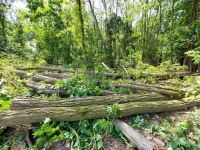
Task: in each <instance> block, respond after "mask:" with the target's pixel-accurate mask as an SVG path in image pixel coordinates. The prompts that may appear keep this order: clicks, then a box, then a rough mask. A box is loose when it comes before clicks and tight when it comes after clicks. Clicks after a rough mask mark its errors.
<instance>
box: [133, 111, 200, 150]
mask: <svg viewBox="0 0 200 150" xmlns="http://www.w3.org/2000/svg"><path fill="white" fill-rule="evenodd" d="M130 124H132V127H133V128H135V129H138V130H139V131H140V132H141V133H143V134H144V135H145V136H146V138H147V139H149V140H150V141H151V142H152V143H154V147H155V149H165V148H167V149H168V150H198V149H200V140H199V139H200V108H194V109H190V110H187V111H178V112H174V113H163V114H153V115H137V116H134V117H132V118H131V120H130Z"/></svg>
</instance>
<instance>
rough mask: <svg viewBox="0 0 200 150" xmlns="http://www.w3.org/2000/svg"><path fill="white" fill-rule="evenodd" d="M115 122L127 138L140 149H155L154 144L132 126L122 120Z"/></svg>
mask: <svg viewBox="0 0 200 150" xmlns="http://www.w3.org/2000/svg"><path fill="white" fill-rule="evenodd" d="M114 124H115V125H116V126H117V127H118V128H119V129H120V130H121V131H122V133H123V134H124V135H125V136H126V137H127V139H128V140H129V141H130V142H132V143H134V144H135V145H136V146H137V148H138V150H153V144H152V143H150V141H148V140H147V139H145V137H144V136H142V135H141V134H140V133H139V132H137V131H135V130H134V129H133V128H132V127H131V126H129V125H128V124H127V123H125V122H123V121H121V120H118V119H116V120H114Z"/></svg>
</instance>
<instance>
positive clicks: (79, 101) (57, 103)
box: [11, 94, 169, 110]
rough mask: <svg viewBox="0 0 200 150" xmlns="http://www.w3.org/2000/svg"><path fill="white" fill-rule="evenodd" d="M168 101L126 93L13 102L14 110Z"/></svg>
mask: <svg viewBox="0 0 200 150" xmlns="http://www.w3.org/2000/svg"><path fill="white" fill-rule="evenodd" d="M165 100H166V101H167V100H169V99H167V98H166V97H164V96H162V95H158V94H151V95H150V94H148V95H143V96H142V95H124V96H117V95H115V96H90V97H83V98H68V99H58V100H48V101H47V100H45V99H42V100H36V99H34V98H26V97H24V98H15V99H14V100H13V102H12V104H11V109H12V110H20V109H21V110H23V109H29V108H43V107H78V106H89V105H112V104H116V103H117V104H122V103H130V102H151V101H165Z"/></svg>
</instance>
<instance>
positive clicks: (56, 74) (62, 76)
mask: <svg viewBox="0 0 200 150" xmlns="http://www.w3.org/2000/svg"><path fill="white" fill-rule="evenodd" d="M38 75H42V76H47V77H52V78H57V79H67V78H69V77H71V76H72V75H73V74H71V73H70V74H62V73H50V72H49V73H39V74H38Z"/></svg>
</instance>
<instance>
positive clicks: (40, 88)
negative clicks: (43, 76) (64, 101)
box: [23, 81, 69, 96]
mask: <svg viewBox="0 0 200 150" xmlns="http://www.w3.org/2000/svg"><path fill="white" fill-rule="evenodd" d="M23 83H24V84H25V85H26V86H27V87H28V88H31V89H32V90H33V91H34V92H39V93H41V94H50V95H52V94H56V93H57V94H59V95H60V96H68V95H69V93H68V92H67V91H66V90H61V89H49V88H46V87H45V86H43V85H39V84H38V83H37V82H33V81H31V82H23Z"/></svg>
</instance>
